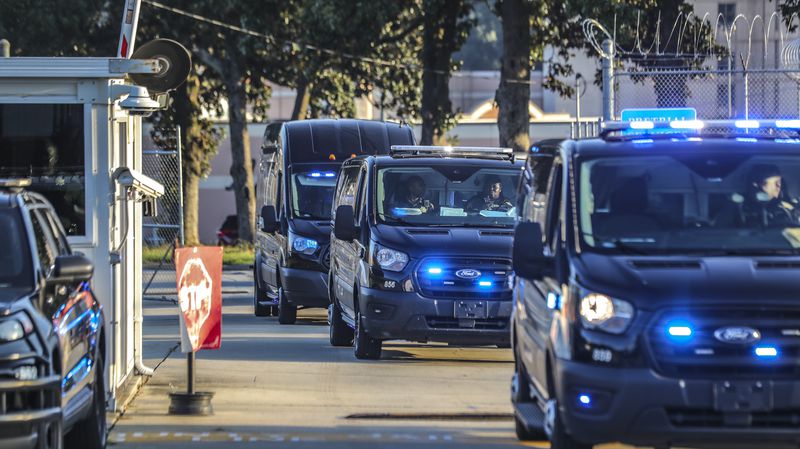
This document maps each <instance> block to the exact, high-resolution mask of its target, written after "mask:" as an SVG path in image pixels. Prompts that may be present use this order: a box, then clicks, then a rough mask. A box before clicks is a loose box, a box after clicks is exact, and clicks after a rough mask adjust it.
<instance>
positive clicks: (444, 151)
mask: <svg viewBox="0 0 800 449" xmlns="http://www.w3.org/2000/svg"><path fill="white" fill-rule="evenodd" d="M425 154H431V155H434V154H438V155H451V154H452V155H475V156H478V155H487V156H490V155H494V156H503V157H513V156H514V150H513V149H511V148H501V147H451V146H434V145H392V146H391V151H390V152H389V155H392V156H394V155H425Z"/></svg>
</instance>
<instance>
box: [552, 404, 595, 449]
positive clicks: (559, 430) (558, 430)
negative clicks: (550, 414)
mask: <svg viewBox="0 0 800 449" xmlns="http://www.w3.org/2000/svg"><path fill="white" fill-rule="evenodd" d="M593 447H594V445H593V444H586V443H580V442H578V441H575V439H573V438H572V436H571V435H569V434H568V433H567V430H566V429H565V428H564V423H563V422H562V421H561V413H556V419H555V425H554V426H553V435H552V436H551V438H550V449H592V448H593Z"/></svg>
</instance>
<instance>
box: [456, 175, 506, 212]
mask: <svg viewBox="0 0 800 449" xmlns="http://www.w3.org/2000/svg"><path fill="white" fill-rule="evenodd" d="M513 207H514V204H513V203H512V202H511V201H510V200H509V199H508V198H506V197H505V195H503V183H502V182H501V181H500V178H498V177H496V176H491V177H488V178H487V179H486V180H485V181H484V184H483V193H482V194H479V195H475V196H473V197H472V198H471V199H470V200H469V201H468V202H467V207H466V208H465V210H466V211H468V212H479V211H482V210H491V211H497V212H508V211H510V210H511V208H513Z"/></svg>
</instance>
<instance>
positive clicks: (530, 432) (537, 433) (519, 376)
mask: <svg viewBox="0 0 800 449" xmlns="http://www.w3.org/2000/svg"><path fill="white" fill-rule="evenodd" d="M511 402H513V403H514V404H530V403H533V402H534V400H533V399H532V398H531V384H530V378H529V377H528V372H527V370H525V366H524V365H523V364H522V362H520V361H519V359H518V358H517V361H516V362H515V363H514V377H513V378H512V379H511ZM536 406H537V407H538V405H536ZM514 430H515V431H516V434H517V439H518V440H520V441H541V440H546V439H547V434H545V433H544V429H528V428H527V427H525V425H524V424H523V423H522V421H521V420H520V419H519V417H518V416H517V415H516V413H515V414H514Z"/></svg>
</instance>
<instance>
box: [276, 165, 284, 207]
mask: <svg viewBox="0 0 800 449" xmlns="http://www.w3.org/2000/svg"><path fill="white" fill-rule="evenodd" d="M276 178H277V180H276V187H275V210H276V211H277V212H278V217H280V216H282V215H283V173H282V172H278V176H276Z"/></svg>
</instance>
